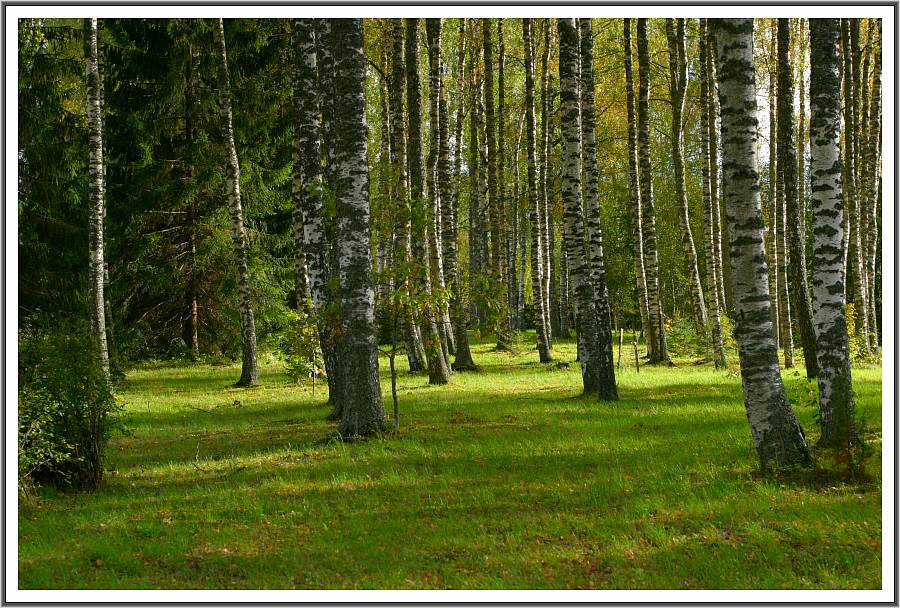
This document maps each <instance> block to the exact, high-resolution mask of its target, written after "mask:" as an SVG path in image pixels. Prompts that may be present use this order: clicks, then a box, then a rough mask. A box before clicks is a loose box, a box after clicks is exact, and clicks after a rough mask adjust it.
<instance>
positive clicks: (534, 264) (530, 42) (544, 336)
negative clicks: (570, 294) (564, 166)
mask: <svg viewBox="0 0 900 608" xmlns="http://www.w3.org/2000/svg"><path fill="white" fill-rule="evenodd" d="M522 39H523V41H524V44H525V108H526V110H525V149H526V156H527V163H528V178H527V179H528V203H529V207H530V212H531V293H532V297H533V300H534V309H535V327H536V329H537V349H538V355H539V357H540V361H541V363H549V362H550V360H551V358H550V342H549V336H548V323H547V310H546V307H545V305H544V304H545V300H544V288H543V277H542V272H543V268H544V262H543V243H542V240H541V212H540V199H539V197H538V185H537V158H536V150H535V110H534V22H533V21H532V20H531V19H528V18H525V19H522Z"/></svg>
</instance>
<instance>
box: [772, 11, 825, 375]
mask: <svg viewBox="0 0 900 608" xmlns="http://www.w3.org/2000/svg"><path fill="white" fill-rule="evenodd" d="M789 27H790V23H789V21H788V19H779V20H778V62H777V65H778V68H777V70H778V171H779V174H780V175H781V179H780V180H779V181H780V182H781V184H782V196H783V197H784V201H785V209H786V213H787V221H786V222H785V224H784V225H785V227H786V228H787V230H786V232H787V236H788V245H789V247H788V253H789V256H790V281H791V290H790V293H791V297H792V303H793V306H792V308H793V311H794V314H795V315H796V316H797V322H798V325H799V326H800V338H801V343H802V345H803V358H804V361H806V376H807V378H815V377H816V374H817V367H818V366H817V363H816V362H817V359H816V341H815V335H814V333H813V327H812V310H811V305H810V301H809V288H808V286H807V284H806V254H805V252H804V247H803V237H802V235H801V233H800V226H801V219H800V216H801V203H800V200H799V196H798V192H797V147H796V143H795V142H796V139H795V138H796V135H797V134H796V133H795V131H794V83H793V79H792V77H793V69H792V66H791V62H790V59H789V50H790V44H791V36H790V30H789Z"/></svg>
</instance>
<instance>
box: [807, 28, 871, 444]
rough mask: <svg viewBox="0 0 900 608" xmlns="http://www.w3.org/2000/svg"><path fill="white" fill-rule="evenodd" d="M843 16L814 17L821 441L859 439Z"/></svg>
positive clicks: (813, 175)
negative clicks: (847, 266) (844, 156)
mask: <svg viewBox="0 0 900 608" xmlns="http://www.w3.org/2000/svg"><path fill="white" fill-rule="evenodd" d="M839 21H840V20H839V19H810V20H809V33H810V77H809V85H810V90H809V110H810V120H809V136H810V158H811V165H810V192H811V195H812V213H813V259H812V264H813V279H812V298H813V311H814V312H813V314H814V317H813V323H814V325H815V330H816V340H817V347H818V348H817V353H818V359H819V411H820V424H821V427H822V437H821V439H820V440H819V442H820V444H822V445H826V446H845V445H848V444H849V443H855V442H857V441H858V440H859V437H858V435H857V431H856V421H855V412H854V410H855V407H854V400H853V383H852V378H851V373H850V358H849V349H848V344H847V320H846V318H845V316H844V305H845V299H844V285H843V282H844V260H843V236H844V235H843V231H844V226H843V221H842V220H843V209H842V208H843V206H844V204H845V200H846V199H845V198H844V196H843V192H842V183H841V181H842V179H841V173H842V163H841V142H840V131H841V58H840V55H839V39H840V24H839Z"/></svg>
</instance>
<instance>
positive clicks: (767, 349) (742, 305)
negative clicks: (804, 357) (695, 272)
mask: <svg viewBox="0 0 900 608" xmlns="http://www.w3.org/2000/svg"><path fill="white" fill-rule="evenodd" d="M713 27H714V28H715V32H716V43H717V55H718V60H719V61H718V65H719V102H720V106H721V112H722V141H723V143H724V149H723V161H722V171H723V176H722V184H723V197H724V201H725V217H726V221H727V222H728V232H729V235H730V237H731V243H730V244H731V267H732V281H733V285H732V286H733V291H734V300H735V313H736V319H735V337H736V338H737V341H738V354H739V357H740V363H741V379H742V383H743V388H744V404H745V406H746V409H747V418H748V420H749V422H750V431H751V433H752V435H753V441H754V444H755V446H756V451H757V454H758V455H759V459H760V463H761V465H762V468H763V470H766V469H768V468H770V467H788V466H791V465H796V464H807V463H810V462H811V456H810V452H809V448H808V447H807V445H806V440H805V438H804V435H803V429H801V428H800V424H799V422H798V421H797V418H796V416H795V415H794V412H793V410H792V409H791V406H790V404H789V403H788V400H787V395H786V394H785V390H784V384H783V383H782V380H781V370H780V369H779V366H778V350H777V349H776V347H775V340H774V337H773V333H772V329H773V328H772V325H773V323H772V311H771V305H770V303H769V297H768V293H767V291H768V269H767V268H766V258H765V251H764V247H763V233H762V227H763V221H762V209H761V206H760V200H759V175H758V173H757V170H756V166H757V163H756V149H757V138H758V133H759V125H758V121H757V119H756V75H755V73H754V67H753V20H752V19H717V20H715V21H714V22H713Z"/></svg>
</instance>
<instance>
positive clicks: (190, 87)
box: [184, 45, 200, 361]
mask: <svg viewBox="0 0 900 608" xmlns="http://www.w3.org/2000/svg"><path fill="white" fill-rule="evenodd" d="M187 51H188V52H187V67H186V69H185V74H184V144H185V149H186V150H187V154H188V162H187V167H186V170H185V173H184V179H185V183H192V182H193V179H194V164H193V155H194V112H195V109H194V104H195V102H196V98H197V92H196V88H197V79H198V74H197V53H196V52H195V51H194V47H193V45H188V49H187ZM187 211H188V220H187V229H188V248H189V251H190V265H191V270H190V278H189V282H188V293H187V315H186V320H187V328H186V330H187V331H186V332H185V334H186V336H187V340H186V341H187V342H188V345H189V346H190V348H191V360H192V361H198V360H199V359H200V307H199V305H198V302H197V295H198V294H197V291H198V290H197V274H198V271H197V217H196V212H195V210H194V200H193V198H191V200H190V202H189V204H188V210H187Z"/></svg>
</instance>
